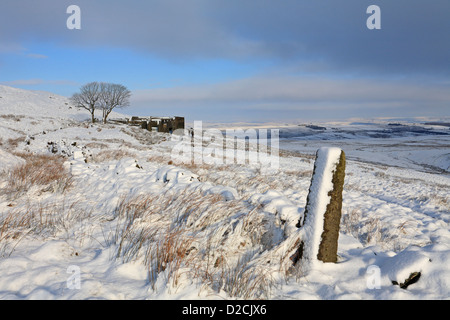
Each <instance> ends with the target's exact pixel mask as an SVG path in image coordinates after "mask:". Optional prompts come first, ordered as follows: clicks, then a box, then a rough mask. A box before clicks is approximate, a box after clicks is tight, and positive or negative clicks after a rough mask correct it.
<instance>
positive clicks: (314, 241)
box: [299, 147, 342, 263]
mask: <svg viewBox="0 0 450 320" xmlns="http://www.w3.org/2000/svg"><path fill="white" fill-rule="evenodd" d="M341 153H342V150H341V149H339V148H326V147H323V148H320V149H319V150H317V157H316V161H315V164H314V166H315V168H314V176H313V179H312V180H311V186H310V188H309V195H308V197H309V201H310V202H309V204H308V206H307V208H306V210H307V217H306V218H305V219H304V224H303V227H302V228H301V230H300V231H299V232H300V233H301V236H300V237H301V239H302V241H303V242H304V243H305V246H304V253H303V257H304V258H305V260H307V261H309V262H311V263H312V262H315V261H316V260H317V255H318V253H319V246H320V242H321V239H322V238H321V237H322V232H323V224H324V219H325V211H326V209H327V205H328V204H329V203H330V199H331V197H330V196H329V195H328V193H329V192H330V191H331V190H333V183H332V179H333V172H334V171H335V169H336V165H337V164H338V163H339V157H340V156H341Z"/></svg>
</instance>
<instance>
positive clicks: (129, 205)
mask: <svg viewBox="0 0 450 320" xmlns="http://www.w3.org/2000/svg"><path fill="white" fill-rule="evenodd" d="M114 216H115V219H116V229H115V230H114V232H111V234H110V235H109V237H110V240H106V242H108V243H111V244H115V245H116V246H117V252H116V258H117V259H121V260H122V261H124V262H129V261H136V260H139V261H142V262H143V263H144V264H145V265H146V267H147V268H148V274H149V282H150V284H151V285H152V286H153V287H154V288H156V287H157V285H156V284H157V282H160V281H164V282H166V283H167V284H169V285H170V287H171V288H173V289H174V290H176V288H177V287H178V286H180V285H182V284H183V283H186V282H192V283H196V284H197V285H199V286H200V287H207V288H209V289H208V290H211V289H213V290H216V291H219V290H225V291H226V292H227V293H228V294H229V295H230V296H233V297H242V298H252V299H253V298H261V297H267V296H268V295H269V292H270V288H271V287H272V286H273V284H274V281H273V279H272V278H271V272H269V271H268V270H263V269H264V268H262V269H261V266H257V265H254V264H251V263H250V261H251V258H252V257H253V256H254V255H257V254H258V252H259V250H260V249H261V247H262V237H263V234H264V232H265V221H264V214H262V212H261V208H259V207H254V206H253V207H248V206H247V205H246V204H245V202H243V201H238V200H232V201H226V200H225V199H224V198H223V197H222V196H221V195H218V194H206V195H205V194H202V192H200V191H197V190H189V189H186V190H184V191H182V192H177V193H176V194H175V193H174V194H172V193H171V192H169V191H168V192H167V193H165V194H162V195H157V196H152V195H141V196H135V197H131V198H129V197H122V199H121V201H119V203H118V205H117V207H116V210H115V212H114ZM243 257H245V258H243ZM186 280H187V281H186Z"/></svg>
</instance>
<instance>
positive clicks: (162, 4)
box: [0, 0, 450, 122]
mask: <svg viewBox="0 0 450 320" xmlns="http://www.w3.org/2000/svg"><path fill="white" fill-rule="evenodd" d="M70 5H77V6H78V7H79V8H80V15H79V18H80V19H79V20H77V21H79V22H80V27H81V29H69V28H68V27H67V21H68V20H69V21H73V20H71V19H72V18H73V16H72V14H73V12H72V11H69V13H67V8H68V7H69V6H70ZM371 5H376V6H378V8H379V9H380V15H379V20H377V21H378V22H379V23H380V26H381V29H369V28H368V26H367V21H368V20H369V22H371V21H372V18H374V17H375V16H373V13H374V12H373V11H369V13H368V12H367V9H368V7H369V6H371ZM449 34H450V1H448V0H433V1H426V0H370V1H366V0H345V1H344V0H146V1H138V0H127V1H123V0H121V1H118V0H68V1H67V0H39V1H36V0H2V1H1V4H0V84H2V85H8V86H13V87H18V88H24V89H30V90H44V91H50V92H53V93H56V94H60V95H64V96H68V97H69V96H71V95H72V94H74V93H76V92H77V91H78V90H79V88H80V87H81V86H82V85H83V84H86V83H88V82H91V81H104V82H112V83H120V84H123V85H125V86H126V87H127V88H128V89H130V90H131V92H132V98H131V104H130V106H129V107H128V108H126V109H123V110H122V112H123V113H126V114H129V115H141V116H149V115H154V116H170V115H178V116H184V117H186V118H187V120H188V121H194V120H203V121H209V122H233V121H246V122H251V121H255V122H267V121H285V122H302V121H329V120H345V119H353V118H366V119H368V118H370V119H372V118H413V117H430V118H436V119H443V118H446V117H449V116H450V36H449Z"/></svg>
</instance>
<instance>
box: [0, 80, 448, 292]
mask: <svg viewBox="0 0 450 320" xmlns="http://www.w3.org/2000/svg"><path fill="white" fill-rule="evenodd" d="M0 97H1V98H0V134H1V136H0V137H1V138H0V190H1V195H0V274H1V276H0V299H90V298H94V299H102V298H103V299H234V298H245V299H254V298H268V299H448V298H449V297H450V228H449V223H450V216H449V213H450V201H449V198H450V196H449V195H450V191H449V190H450V188H449V187H450V175H449V166H450V159H449V157H450V155H449V152H450V151H449V149H450V148H449V146H450V136H449V135H448V133H449V131H450V130H449V129H448V127H445V126H442V125H440V126H438V125H428V124H424V123H419V124H417V123H414V124H413V123H407V124H406V123H402V124H397V123H388V122H381V121H380V122H374V123H333V124H330V123H329V124H319V125H318V126H320V127H323V128H326V130H325V129H323V128H319V127H317V126H316V127H312V126H309V127H307V126H283V128H281V131H280V148H281V149H283V150H281V151H280V159H279V166H280V168H279V170H278V171H277V172H276V173H273V172H266V171H264V170H263V169H264V168H261V166H258V165H257V164H243V165H240V164H223V165H211V164H191V163H186V164H178V165H174V161H173V160H174V159H172V157H171V154H172V150H173V148H174V145H175V144H176V143H177V142H176V141H174V140H173V139H171V137H170V136H169V135H166V134H159V133H151V132H148V131H145V130H142V129H139V128H135V127H129V126H126V125H120V124H114V123H110V124H107V125H103V124H90V123H89V122H88V121H87V120H88V119H89V117H90V115H89V114H88V113H87V111H85V110H78V109H77V108H74V107H71V105H70V103H69V101H68V100H67V98H64V97H60V96H57V95H54V94H51V93H46V92H32V91H25V90H20V89H14V88H10V87H5V86H0ZM110 117H112V118H114V117H123V115H121V114H117V113H116V114H111V116H110ZM266 127H267V125H266ZM269 127H270V126H269ZM323 146H329V147H339V148H341V149H342V150H344V151H345V153H346V155H347V168H346V179H345V186H344V193H343V216H342V221H341V233H340V237H339V248H338V256H339V259H338V262H337V263H336V264H334V263H327V264H323V263H318V264H317V265H315V267H314V268H313V269H311V270H302V268H301V266H297V267H295V268H292V267H291V264H292V261H291V260H290V256H291V254H292V253H293V251H295V249H296V247H295V244H296V240H298V232H297V230H295V227H293V226H295V224H296V222H297V221H298V219H299V218H300V217H302V215H303V211H304V208H305V205H306V197H307V195H308V188H309V186H310V182H311V174H312V170H313V165H314V158H313V155H314V153H315V151H316V150H317V149H318V148H319V147H323ZM27 168H31V169H30V170H31V171H27V170H26V169H27ZM33 170H34V171H33ZM33 172H38V173H40V174H42V176H39V177H36V178H35V179H32V177H34V174H33ZM47 177H49V179H46V178H47ZM419 273H420V274H419ZM411 276H415V277H416V280H417V279H418V281H417V282H415V283H412V284H410V285H409V286H407V288H401V286H402V287H405V285H404V283H405V281H406V280H407V279H408V278H409V277H411Z"/></svg>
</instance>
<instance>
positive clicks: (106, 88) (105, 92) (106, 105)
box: [99, 82, 131, 123]
mask: <svg viewBox="0 0 450 320" xmlns="http://www.w3.org/2000/svg"><path fill="white" fill-rule="evenodd" d="M100 88H101V90H100V92H101V94H100V101H99V106H100V109H102V111H103V123H106V120H107V118H108V116H109V114H110V113H111V111H113V109H115V108H123V107H127V106H129V105H130V97H131V91H130V90H128V89H127V87H125V86H123V85H121V84H115V83H103V82H102V83H100Z"/></svg>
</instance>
